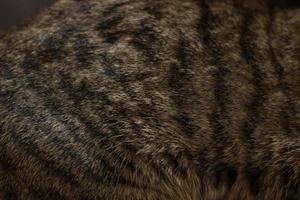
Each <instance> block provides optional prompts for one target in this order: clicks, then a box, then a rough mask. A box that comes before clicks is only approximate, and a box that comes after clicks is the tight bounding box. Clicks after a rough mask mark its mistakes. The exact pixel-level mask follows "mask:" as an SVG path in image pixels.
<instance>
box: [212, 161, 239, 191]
mask: <svg viewBox="0 0 300 200" xmlns="http://www.w3.org/2000/svg"><path fill="white" fill-rule="evenodd" d="M213 171H214V173H215V176H216V179H215V187H216V188H217V189H218V188H219V186H220V185H221V182H222V181H226V184H227V186H228V188H229V189H230V188H231V187H232V185H233V184H234V183H235V181H236V179H237V176H238V172H237V169H236V168H235V167H232V166H230V165H228V164H226V163H219V165H218V166H216V167H214V169H213Z"/></svg>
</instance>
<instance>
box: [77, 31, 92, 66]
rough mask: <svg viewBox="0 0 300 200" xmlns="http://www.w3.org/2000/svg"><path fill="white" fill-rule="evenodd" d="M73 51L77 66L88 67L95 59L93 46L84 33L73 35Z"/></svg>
mask: <svg viewBox="0 0 300 200" xmlns="http://www.w3.org/2000/svg"><path fill="white" fill-rule="evenodd" d="M74 39H75V44H74V51H75V56H76V60H77V62H78V66H79V67H83V68H88V67H90V65H91V64H92V63H93V62H94V60H96V58H95V53H94V51H95V46H93V45H92V44H91V43H90V42H89V39H88V36H87V35H85V34H78V35H76V36H75V38H74Z"/></svg>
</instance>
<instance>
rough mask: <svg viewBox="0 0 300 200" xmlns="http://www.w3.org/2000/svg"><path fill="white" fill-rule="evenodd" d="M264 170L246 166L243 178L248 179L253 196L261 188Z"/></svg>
mask: <svg viewBox="0 0 300 200" xmlns="http://www.w3.org/2000/svg"><path fill="white" fill-rule="evenodd" d="M265 173H266V171H265V170H262V169H259V168H251V167H250V166H249V167H246V169H245V178H246V180H247V181H248V185H249V189H250V192H251V194H252V195H253V196H257V195H258V194H259V192H260V190H261V189H262V188H263V185H262V183H261V181H262V180H263V177H264V174H265Z"/></svg>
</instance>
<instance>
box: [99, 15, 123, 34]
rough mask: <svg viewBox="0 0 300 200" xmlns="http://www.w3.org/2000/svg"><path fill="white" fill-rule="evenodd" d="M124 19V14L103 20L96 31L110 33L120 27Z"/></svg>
mask: <svg viewBox="0 0 300 200" xmlns="http://www.w3.org/2000/svg"><path fill="white" fill-rule="evenodd" d="M123 19H124V15H123V14H117V15H113V16H110V17H109V18H105V19H102V20H101V22H100V23H98V24H97V25H96V29H97V30H98V31H107V30H108V31H109V30H111V29H113V28H115V27H116V26H118V25H119V24H120V23H121V22H122V20H123Z"/></svg>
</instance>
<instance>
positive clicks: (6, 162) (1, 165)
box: [0, 149, 17, 173]
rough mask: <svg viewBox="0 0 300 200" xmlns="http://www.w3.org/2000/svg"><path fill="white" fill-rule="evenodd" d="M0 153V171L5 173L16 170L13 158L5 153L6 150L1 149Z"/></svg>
mask: <svg viewBox="0 0 300 200" xmlns="http://www.w3.org/2000/svg"><path fill="white" fill-rule="evenodd" d="M0 150H1V154H0V171H2V170H3V171H4V172H5V173H10V172H13V171H15V170H17V166H16V165H15V163H13V159H12V158H11V156H9V155H8V154H7V152H6V151H5V150H3V149H0Z"/></svg>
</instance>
